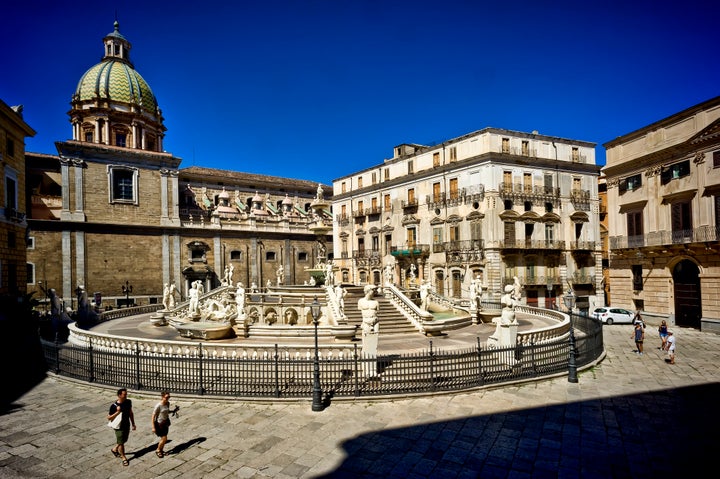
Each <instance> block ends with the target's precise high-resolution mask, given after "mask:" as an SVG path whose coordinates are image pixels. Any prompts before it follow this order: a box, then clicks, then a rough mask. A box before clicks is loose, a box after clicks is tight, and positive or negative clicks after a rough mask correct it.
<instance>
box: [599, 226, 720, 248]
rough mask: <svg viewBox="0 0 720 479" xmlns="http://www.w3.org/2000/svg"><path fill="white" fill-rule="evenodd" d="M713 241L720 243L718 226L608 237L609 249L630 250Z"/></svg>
mask: <svg viewBox="0 0 720 479" xmlns="http://www.w3.org/2000/svg"><path fill="white" fill-rule="evenodd" d="M713 241H720V226H718V225H705V226H700V227H698V228H694V229H688V230H675V231H653V232H652V233H648V234H646V235H635V236H612V237H610V249H611V250H618V249H632V248H642V247H645V246H668V245H673V244H689V243H709V242H713Z"/></svg>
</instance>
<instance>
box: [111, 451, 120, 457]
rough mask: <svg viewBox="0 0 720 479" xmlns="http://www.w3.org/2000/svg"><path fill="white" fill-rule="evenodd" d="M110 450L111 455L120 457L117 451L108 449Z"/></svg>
mask: <svg viewBox="0 0 720 479" xmlns="http://www.w3.org/2000/svg"><path fill="white" fill-rule="evenodd" d="M110 452H112V453H113V456H115V457H120V453H119V452H117V451H116V450H115V449H110Z"/></svg>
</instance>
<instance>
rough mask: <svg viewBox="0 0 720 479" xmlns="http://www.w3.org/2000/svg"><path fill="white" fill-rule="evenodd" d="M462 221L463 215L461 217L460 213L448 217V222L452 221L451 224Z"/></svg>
mask: <svg viewBox="0 0 720 479" xmlns="http://www.w3.org/2000/svg"><path fill="white" fill-rule="evenodd" d="M461 221H462V217H460V216H458V215H450V216H448V218H447V222H448V223H451V224H457V223H460V222H461Z"/></svg>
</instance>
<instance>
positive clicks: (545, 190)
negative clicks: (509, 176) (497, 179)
mask: <svg viewBox="0 0 720 479" xmlns="http://www.w3.org/2000/svg"><path fill="white" fill-rule="evenodd" d="M499 189H500V196H501V197H502V198H550V199H557V198H558V197H559V196H560V188H554V187H552V186H535V185H524V184H522V183H509V182H505V181H503V182H502V183H500V187H499Z"/></svg>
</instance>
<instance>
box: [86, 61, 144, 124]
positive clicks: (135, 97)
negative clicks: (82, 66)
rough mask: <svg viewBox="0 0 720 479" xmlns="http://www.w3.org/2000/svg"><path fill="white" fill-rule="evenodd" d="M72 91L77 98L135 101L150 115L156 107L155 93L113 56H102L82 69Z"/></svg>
mask: <svg viewBox="0 0 720 479" xmlns="http://www.w3.org/2000/svg"><path fill="white" fill-rule="evenodd" d="M75 94H76V95H77V99H78V100H80V101H86V100H94V99H96V98H101V99H104V100H109V101H113V102H122V103H136V104H138V105H139V106H140V107H141V108H142V109H143V110H145V111H147V112H149V113H151V114H153V115H154V114H155V113H156V110H157V100H156V99H155V95H153V92H152V90H151V89H150V86H149V85H148V84H147V82H146V81H145V80H144V79H143V77H142V76H140V74H139V73H138V72H136V71H135V69H134V68H133V67H132V66H131V65H129V64H127V63H126V62H123V61H121V60H117V59H113V58H106V59H105V60H104V61H102V62H100V63H98V64H97V65H95V66H94V67H92V68H90V69H89V70H88V71H87V72H85V74H84V75H83V76H82V78H80V81H79V82H78V86H77V89H76V90H75Z"/></svg>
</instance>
